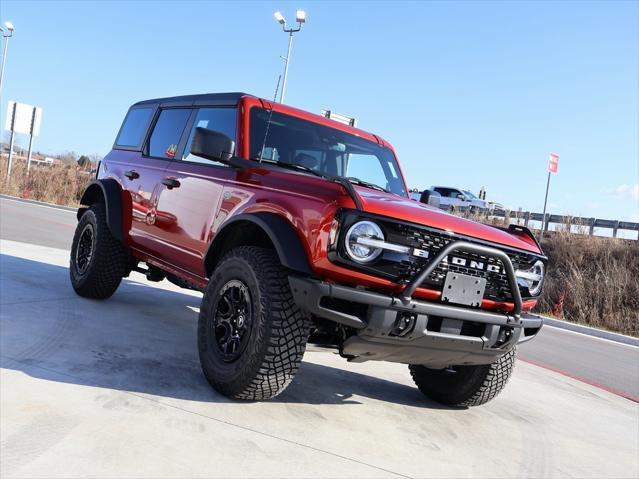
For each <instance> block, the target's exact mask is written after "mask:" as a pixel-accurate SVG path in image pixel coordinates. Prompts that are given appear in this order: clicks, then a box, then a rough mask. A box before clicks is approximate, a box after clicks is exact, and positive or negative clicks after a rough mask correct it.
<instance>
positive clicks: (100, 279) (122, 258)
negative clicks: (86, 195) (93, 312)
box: [69, 203, 127, 299]
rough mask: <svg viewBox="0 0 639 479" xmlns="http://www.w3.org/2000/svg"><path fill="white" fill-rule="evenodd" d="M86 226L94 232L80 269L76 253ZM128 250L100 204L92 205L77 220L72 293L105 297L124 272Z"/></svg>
mask: <svg viewBox="0 0 639 479" xmlns="http://www.w3.org/2000/svg"><path fill="white" fill-rule="evenodd" d="M86 228H91V229H92V231H93V233H92V234H93V243H92V244H93V249H92V255H91V257H90V260H89V261H88V265H87V266H86V268H79V267H78V263H77V257H78V256H77V252H78V248H79V243H80V239H81V237H82V235H83V232H84V231H85V229H86ZM126 263H127V250H126V248H125V247H124V245H123V244H122V243H121V242H120V241H118V240H117V239H116V238H115V237H114V236H113V235H112V234H111V231H110V230H109V227H108V225H107V221H106V208H105V206H104V204H103V203H95V204H93V205H92V206H91V207H90V208H89V209H88V210H86V211H85V213H84V214H83V215H82V217H81V218H80V220H79V221H78V226H77V227H76V230H75V234H74V236H73V243H72V245H71V258H70V265H69V276H70V277H71V285H72V286H73V289H74V290H75V292H76V293H77V294H78V295H80V296H82V297H85V298H92V299H106V298H109V297H111V296H112V295H113V293H115V290H116V289H118V286H119V285H120V282H121V281H122V277H123V276H124V275H125V274H126Z"/></svg>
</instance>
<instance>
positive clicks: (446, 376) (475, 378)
mask: <svg viewBox="0 0 639 479" xmlns="http://www.w3.org/2000/svg"><path fill="white" fill-rule="evenodd" d="M515 354H516V351H515V349H514V348H513V349H512V350H511V351H509V352H507V353H506V354H504V355H503V356H500V357H499V359H497V360H496V361H495V362H493V363H492V364H485V365H478V366H451V367H449V368H447V369H429V368H427V367H425V366H421V365H417V364H411V365H410V366H409V369H410V373H411V376H413V381H415V384H416V385H417V387H418V388H419V390H420V391H421V392H422V393H424V395H425V396H428V397H429V398H431V399H434V400H435V401H437V402H439V403H442V404H445V405H447V406H459V407H467V406H480V405H482V404H485V403H487V402H488V401H490V400H491V399H493V398H494V397H495V396H497V395H498V394H499V393H500V392H501V390H502V389H504V387H505V386H506V383H507V382H508V379H510V376H511V374H512V372H513V367H514V366H515Z"/></svg>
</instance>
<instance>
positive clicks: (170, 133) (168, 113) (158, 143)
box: [147, 108, 191, 159]
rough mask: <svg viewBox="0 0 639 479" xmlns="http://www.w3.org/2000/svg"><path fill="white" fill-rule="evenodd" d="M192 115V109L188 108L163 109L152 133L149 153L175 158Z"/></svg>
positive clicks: (160, 156) (157, 156) (155, 155)
mask: <svg viewBox="0 0 639 479" xmlns="http://www.w3.org/2000/svg"><path fill="white" fill-rule="evenodd" d="M190 115H191V110H190V109H188V108H181V109H173V110H162V112H160V117H159V118H158V121H157V122H156V123H155V127H154V128H153V133H151V138H150V140H149V146H148V148H147V153H148V155H149V156H154V157H156V158H169V159H173V158H175V155H176V154H177V150H178V145H179V144H180V138H182V133H183V132H184V128H185V127H186V121H187V120H188V119H189V116H190Z"/></svg>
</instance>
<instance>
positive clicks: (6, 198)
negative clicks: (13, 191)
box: [0, 194, 78, 212]
mask: <svg viewBox="0 0 639 479" xmlns="http://www.w3.org/2000/svg"><path fill="white" fill-rule="evenodd" d="M0 198H3V199H5V200H13V201H19V202H21V203H31V204H33V205H38V206H48V207H49V208H55V209H57V210H64V211H74V212H75V211H78V208H73V207H71V206H62V205H56V204H53V203H45V202H44V201H36V200H30V199H27V198H18V197H17V196H9V195H1V194H0Z"/></svg>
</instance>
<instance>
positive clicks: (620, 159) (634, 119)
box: [0, 0, 639, 221]
mask: <svg viewBox="0 0 639 479" xmlns="http://www.w3.org/2000/svg"><path fill="white" fill-rule="evenodd" d="M638 5H639V4H638V3H637V2H630V1H628V2H613V1H607V2H576V1H571V2H407V3H401V2H388V3H387V2H352V3H346V2H328V1H322V2H310V1H298V2H295V3H293V2H285V1H280V2H253V3H240V2H233V3H224V2H169V1H164V2H151V1H146V2H131V3H129V2H123V1H118V2H116V1H113V2H106V1H105V2H79V1H78V2H56V1H45V2H28V1H19V2H18V1H8V0H3V2H2V9H1V11H0V17H1V18H0V19H1V20H2V22H4V21H6V20H11V21H13V23H14V24H15V27H16V33H15V36H14V37H13V38H12V39H11V43H10V46H9V55H8V61H7V67H6V72H5V73H6V75H5V85H4V87H3V92H2V102H1V105H2V125H4V118H5V114H6V103H7V101H8V100H17V101H20V102H24V103H30V104H35V105H39V106H41V107H42V108H43V109H44V113H43V122H42V130H41V136H40V137H39V138H38V139H37V140H36V148H37V149H40V150H43V151H46V152H50V153H58V152H62V151H65V150H73V151H76V152H78V153H87V154H91V153H99V154H102V155H104V154H106V153H107V152H108V151H109V148H110V146H111V144H112V142H113V139H114V137H115V134H116V132H117V129H118V128H119V125H120V123H121V121H122V118H123V116H124V114H125V112H126V110H127V108H128V106H129V105H130V104H131V103H134V102H135V101H138V100H141V99H147V98H153V97H157V96H170V95H179V94H189V93H198V92H218V91H247V92H250V93H254V94H257V95H260V96H264V97H269V98H270V97H272V95H273V92H274V88H275V83H276V81H277V77H278V75H279V74H280V73H281V71H282V66H283V64H282V61H281V59H280V58H279V57H280V55H283V54H285V49H286V41H287V39H286V36H285V34H284V33H282V31H281V30H280V28H279V25H278V24H277V23H276V22H275V20H274V19H273V17H272V14H273V12H274V11H275V10H278V9H279V10H282V12H283V13H284V14H285V16H287V18H289V19H292V17H294V12H295V10H296V9H297V8H303V9H305V10H306V11H307V12H308V13H307V15H308V17H307V18H308V22H307V24H306V25H305V26H304V28H303V30H302V32H301V33H300V34H297V35H296V37H295V40H294V45H293V54H292V60H291V67H290V72H289V84H288V90H287V98H286V102H287V103H289V104H292V105H294V106H297V107H300V108H303V109H306V110H309V111H314V112H319V111H320V110H321V109H322V108H331V109H333V110H335V111H338V112H341V113H344V114H348V115H352V116H355V117H357V118H358V122H359V126H360V127H361V128H363V129H366V130H369V131H372V132H375V133H377V134H380V135H381V136H383V137H384V138H386V139H387V140H389V141H390V142H391V143H392V144H393V145H394V146H395V149H396V151H397V154H398V156H399V158H400V161H401V163H402V165H403V168H404V172H405V174H406V176H407V179H408V183H409V185H410V186H411V187H418V188H425V187H428V186H430V185H432V184H447V185H459V186H461V187H464V188H469V189H471V190H473V191H475V192H477V191H478V190H479V188H480V187H482V186H485V187H486V188H487V191H488V197H489V199H493V200H495V201H499V202H502V203H504V204H505V205H507V206H512V207H520V206H521V207H523V208H524V209H530V210H534V211H541V209H542V207H543V194H544V189H545V185H546V164H547V161H548V154H549V153H550V152H551V151H556V152H558V153H559V154H560V155H561V161H560V165H559V174H558V175H556V176H554V177H553V178H552V182H551V192H550V199H549V205H550V206H549V210H550V211H551V212H552V213H559V214H573V215H582V216H596V217H603V218H611V219H627V220H634V221H639V160H638V158H639V146H638V135H639V118H638V117H639V98H638V92H639V30H638V29H639V27H638V25H639V7H638ZM22 141H23V143H26V140H25V139H22Z"/></svg>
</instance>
